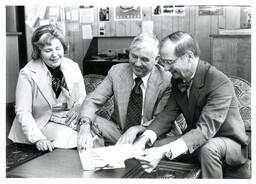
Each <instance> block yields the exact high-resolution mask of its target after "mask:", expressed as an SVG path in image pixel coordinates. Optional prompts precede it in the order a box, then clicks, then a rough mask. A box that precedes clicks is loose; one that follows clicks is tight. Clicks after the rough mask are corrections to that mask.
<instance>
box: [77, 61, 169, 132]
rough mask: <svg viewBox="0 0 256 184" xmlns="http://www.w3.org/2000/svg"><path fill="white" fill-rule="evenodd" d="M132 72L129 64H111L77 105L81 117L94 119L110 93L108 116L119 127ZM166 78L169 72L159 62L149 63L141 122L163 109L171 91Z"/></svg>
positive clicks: (125, 106) (131, 85) (124, 114)
mask: <svg viewBox="0 0 256 184" xmlns="http://www.w3.org/2000/svg"><path fill="white" fill-rule="evenodd" d="M132 75H133V72H132V68H131V66H130V64H128V63H124V64H117V65H114V66H113V67H112V68H111V69H110V71H109V72H108V75H107V76H106V78H105V79H104V80H103V82H102V83H101V84H100V85H99V86H98V87H97V88H96V89H95V90H94V91H93V92H92V93H91V94H89V95H88V96H87V97H86V99H85V101H84V103H83V106H82V108H81V113H80V114H81V117H88V118H90V119H91V120H92V121H94V119H95V116H96V115H95V113H96V112H97V111H98V110H99V109H100V108H101V107H102V106H103V105H104V104H105V103H106V102H107V100H108V99H110V98H111V97H112V96H114V112H113V114H112V117H111V120H112V121H114V122H116V123H118V125H119V126H120V128H121V129H123V128H124V127H125V122H126V114H127V107H128V102H129V97H130V94H131V90H132V88H133V82H134V81H133V76H132ZM170 81H171V74H170V73H169V72H165V71H164V70H163V68H162V67H160V66H159V65H155V66H154V67H153V70H152V73H151V75H150V77H149V79H148V84H147V88H146V93H145V99H144V112H143V122H148V121H152V119H153V118H154V117H155V116H156V115H157V114H158V113H159V112H161V111H162V110H163V108H164V106H165V104H166V102H167V99H168V97H169V95H170V91H171V86H170ZM149 123H150V122H149Z"/></svg>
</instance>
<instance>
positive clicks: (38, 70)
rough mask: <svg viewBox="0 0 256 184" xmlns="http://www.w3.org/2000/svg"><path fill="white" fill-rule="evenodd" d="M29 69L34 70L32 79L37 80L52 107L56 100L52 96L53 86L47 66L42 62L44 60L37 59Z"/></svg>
mask: <svg viewBox="0 0 256 184" xmlns="http://www.w3.org/2000/svg"><path fill="white" fill-rule="evenodd" d="M29 69H30V70H31V71H32V72H31V73H32V75H31V77H32V79H33V80H34V81H35V83H36V85H37V86H38V88H39V89H40V91H41V93H42V95H43V96H44V97H45V99H46V100H47V102H48V103H49V105H50V106H51V107H52V104H54V101H55V100H54V98H53V96H52V88H51V83H50V82H49V79H48V76H47V68H46V66H45V65H44V64H43V63H42V61H40V60H36V61H33V62H31V65H30V67H29Z"/></svg>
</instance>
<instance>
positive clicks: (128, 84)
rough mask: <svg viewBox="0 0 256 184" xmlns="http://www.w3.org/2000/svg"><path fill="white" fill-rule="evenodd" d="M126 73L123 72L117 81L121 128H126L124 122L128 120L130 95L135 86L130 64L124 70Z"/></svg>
mask: <svg viewBox="0 0 256 184" xmlns="http://www.w3.org/2000/svg"><path fill="white" fill-rule="evenodd" d="M124 72H125V73H121V74H120V77H119V78H118V81H117V90H118V92H117V93H115V94H116V96H117V103H118V108H119V109H118V110H119V115H120V124H121V128H122V129H123V128H124V124H125V121H126V118H125V117H126V113H127V108H128V103H129V97H130V94H131V91H132V86H133V78H132V69H131V67H130V65H129V66H128V69H127V70H125V71H124Z"/></svg>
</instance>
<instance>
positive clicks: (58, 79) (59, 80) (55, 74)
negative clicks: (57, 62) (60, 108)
mask: <svg viewBox="0 0 256 184" xmlns="http://www.w3.org/2000/svg"><path fill="white" fill-rule="evenodd" d="M46 66H47V65H46ZM47 68H48V69H49V71H50V72H51V74H52V89H53V91H54V93H55V95H56V98H58V97H59V95H60V92H61V86H62V87H64V88H65V89H66V90H68V86H67V84H66V81H65V77H64V75H63V72H62V71H61V69H60V67H57V68H54V69H53V68H50V67H48V66H47Z"/></svg>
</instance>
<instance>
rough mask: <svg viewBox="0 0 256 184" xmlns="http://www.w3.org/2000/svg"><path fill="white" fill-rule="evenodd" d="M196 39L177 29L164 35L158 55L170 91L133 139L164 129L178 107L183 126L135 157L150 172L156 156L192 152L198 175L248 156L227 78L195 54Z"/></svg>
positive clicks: (213, 173)
mask: <svg viewBox="0 0 256 184" xmlns="http://www.w3.org/2000/svg"><path fill="white" fill-rule="evenodd" d="M199 54H200V50H199V47H198V44H197V42H196V40H195V39H193V38H192V36H191V35H189V34H188V33H185V32H182V31H178V32H175V33H173V34H171V35H169V36H167V37H166V38H164V39H163V41H162V44H161V47H160V57H161V60H162V63H164V66H165V69H166V70H168V71H170V72H171V73H172V80H171V83H172V92H171V95H170V98H169V100H168V102H167V105H166V106H165V108H164V110H163V111H162V112H161V113H160V114H158V116H157V117H156V118H155V119H154V120H153V122H152V123H151V124H150V125H149V127H148V128H147V130H146V131H145V132H144V133H143V134H142V135H141V136H140V138H139V139H138V140H137V141H136V142H135V145H137V146H139V147H142V148H144V147H145V145H146V144H148V143H151V144H152V143H154V142H155V140H156V139H157V137H159V136H160V135H162V134H164V133H166V132H167V131H168V130H169V128H170V127H171V124H172V122H173V121H174V120H175V119H176V118H177V116H178V115H179V114H180V113H183V115H184V117H185V119H186V122H187V129H186V130H185V132H183V134H182V135H181V136H179V137H170V138H166V139H162V140H159V141H158V142H156V143H155V144H157V145H155V146H158V147H153V148H150V149H146V150H145V156H141V157H138V158H137V159H138V160H139V161H140V162H141V164H142V167H143V168H144V169H145V170H146V171H147V172H151V171H152V170H153V169H154V168H155V167H156V166H157V164H158V163H159V161H160V160H161V159H162V158H163V157H164V156H167V157H169V158H170V159H174V158H175V157H181V156H184V155H188V156H191V157H192V156H196V157H197V158H198V160H199V161H200V164H201V175H202V177H203V178H222V177H223V174H222V173H223V172H222V171H223V170H222V169H223V166H224V165H228V166H238V165H241V164H243V163H245V162H246V160H247V157H246V155H247V153H246V152H247V145H248V137H247V136H246V133H245V127H244V123H243V120H242V118H241V116H240V113H239V109H238V102H237V98H236V95H235V91H234V88H233V85H232V82H231V81H230V80H229V78H228V77H227V76H226V75H225V74H223V73H222V72H221V71H219V70H218V69H216V68H215V67H214V66H211V65H210V64H208V63H207V62H205V61H202V60H200V59H199Z"/></svg>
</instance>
